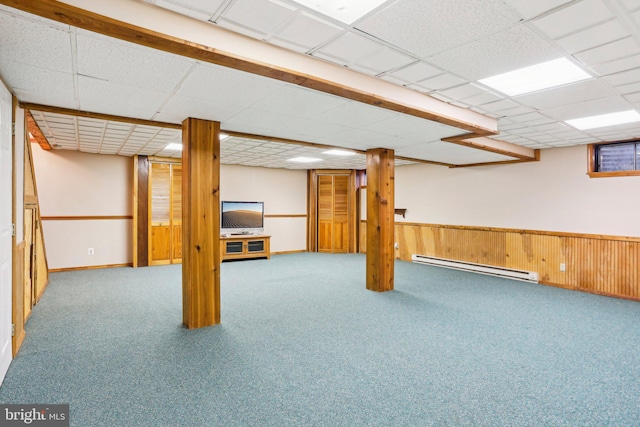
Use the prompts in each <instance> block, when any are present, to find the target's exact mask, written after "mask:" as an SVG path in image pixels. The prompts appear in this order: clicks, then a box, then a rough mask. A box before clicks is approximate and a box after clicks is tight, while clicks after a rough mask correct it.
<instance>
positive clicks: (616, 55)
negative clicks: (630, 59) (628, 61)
mask: <svg viewBox="0 0 640 427" xmlns="http://www.w3.org/2000/svg"><path fill="white" fill-rule="evenodd" d="M639 52H640V46H638V43H636V41H635V40H634V39H633V37H627V38H625V39H622V40H618V41H615V42H612V43H609V44H606V45H604V46H600V47H596V48H594V49H590V50H587V51H585V52H581V53H578V54H576V55H575V57H576V58H578V59H579V60H581V61H582V62H583V63H585V64H587V65H593V64H601V63H603V62H608V61H613V60H615V59H620V58H623V57H626V56H631V55H634V54H637V53H639Z"/></svg>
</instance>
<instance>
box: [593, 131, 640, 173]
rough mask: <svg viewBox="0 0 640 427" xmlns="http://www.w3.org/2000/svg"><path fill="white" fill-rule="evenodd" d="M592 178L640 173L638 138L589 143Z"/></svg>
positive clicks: (639, 142) (639, 141) (639, 143)
mask: <svg viewBox="0 0 640 427" xmlns="http://www.w3.org/2000/svg"><path fill="white" fill-rule="evenodd" d="M588 174H589V176H590V177H592V178H600V177H611V176H630V175H640V140H633V141H624V142H614V143H606V144H592V145H589V171H588Z"/></svg>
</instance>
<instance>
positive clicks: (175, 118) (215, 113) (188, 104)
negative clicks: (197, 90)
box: [152, 95, 244, 123]
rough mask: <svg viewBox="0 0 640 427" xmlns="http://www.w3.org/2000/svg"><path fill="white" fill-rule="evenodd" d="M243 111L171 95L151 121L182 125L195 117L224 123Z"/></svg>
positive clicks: (227, 104) (235, 106)
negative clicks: (187, 119) (188, 118)
mask: <svg viewBox="0 0 640 427" xmlns="http://www.w3.org/2000/svg"><path fill="white" fill-rule="evenodd" d="M243 110H244V107H242V106H240V105H234V104H231V103H226V102H217V101H216V100H204V99H201V98H191V97H187V96H182V95H173V96H172V97H171V98H170V99H169V100H168V101H166V102H165V103H164V104H163V106H162V109H161V111H160V112H159V113H158V114H155V115H154V116H153V117H152V119H153V120H158V121H161V122H167V123H182V122H183V121H184V119H186V118H187V117H195V118H198V119H205V120H214V121H218V122H224V121H225V120H228V119H229V118H231V117H233V116H234V115H236V114H238V113H240V112H241V111H243Z"/></svg>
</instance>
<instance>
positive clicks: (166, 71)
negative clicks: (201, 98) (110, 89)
mask: <svg viewBox="0 0 640 427" xmlns="http://www.w3.org/2000/svg"><path fill="white" fill-rule="evenodd" d="M77 50H78V74H80V75H82V76H87V77H93V78H96V79H101V80H106V81H109V82H113V83H118V84H123V85H128V86H134V87H138V88H141V89H149V90H155V91H167V92H171V91H173V89H174V88H175V86H176V85H177V84H178V83H179V82H180V80H181V79H182V78H183V77H184V75H185V74H186V73H187V71H189V69H190V68H191V66H192V65H193V64H194V63H195V61H193V60H188V59H186V58H183V57H180V56H177V55H171V54H168V53H161V52H160V51H157V50H153V49H149V48H143V47H141V46H137V45H134V44H132V43H127V42H124V41H119V40H116V39H109V38H107V37H104V36H101V37H96V36H95V35H94V34H92V33H89V32H86V31H85V32H80V33H79V34H78V36H77Z"/></svg>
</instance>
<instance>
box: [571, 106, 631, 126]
mask: <svg viewBox="0 0 640 427" xmlns="http://www.w3.org/2000/svg"><path fill="white" fill-rule="evenodd" d="M566 122H567V123H568V124H570V125H571V126H573V127H574V128H576V129H579V130H587V129H595V128H603V127H606V126H616V125H623V124H626V123H633V122H640V113H638V112H637V111H636V110H627V111H619V112H617V113H610V114H602V115H600V116H591V117H583V118H580V119H572V120H567V121H566Z"/></svg>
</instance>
